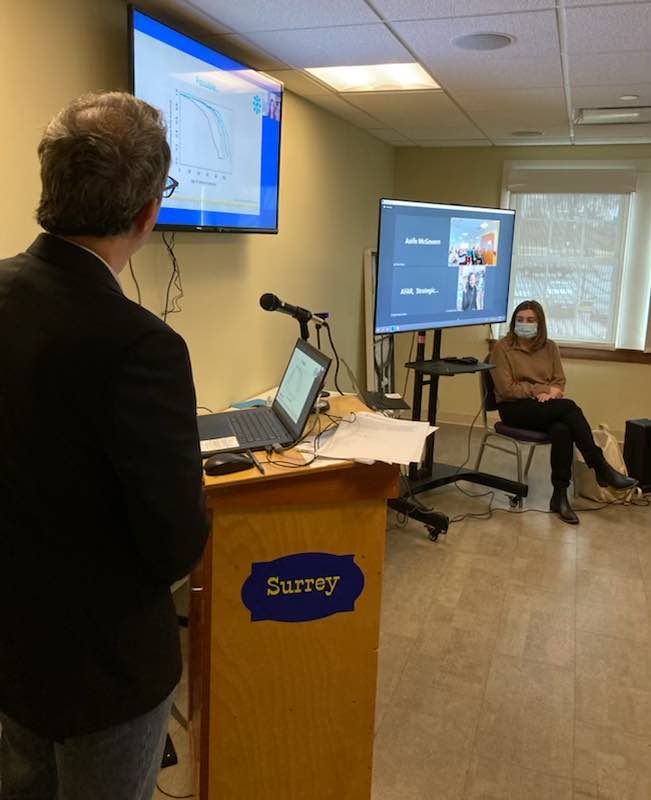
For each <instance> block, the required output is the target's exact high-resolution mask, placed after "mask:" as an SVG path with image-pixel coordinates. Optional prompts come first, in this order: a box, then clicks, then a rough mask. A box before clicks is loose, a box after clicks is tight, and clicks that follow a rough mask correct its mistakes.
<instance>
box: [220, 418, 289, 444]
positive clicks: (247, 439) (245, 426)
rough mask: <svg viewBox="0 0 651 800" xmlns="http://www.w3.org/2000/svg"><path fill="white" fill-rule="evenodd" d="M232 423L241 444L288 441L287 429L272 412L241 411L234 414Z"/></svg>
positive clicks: (231, 419)
mask: <svg viewBox="0 0 651 800" xmlns="http://www.w3.org/2000/svg"><path fill="white" fill-rule="evenodd" d="M230 423H231V425H232V426H233V431H234V432H235V435H236V436H237V439H238V441H239V443H240V444H241V445H246V444H253V443H254V442H264V441H268V442H286V441H287V431H286V430H285V429H284V428H283V426H282V425H281V424H280V422H278V420H277V419H276V417H275V416H274V415H273V414H272V413H271V412H269V413H262V414H261V413H259V412H255V411H240V412H238V413H237V414H233V416H232V417H231V418H230Z"/></svg>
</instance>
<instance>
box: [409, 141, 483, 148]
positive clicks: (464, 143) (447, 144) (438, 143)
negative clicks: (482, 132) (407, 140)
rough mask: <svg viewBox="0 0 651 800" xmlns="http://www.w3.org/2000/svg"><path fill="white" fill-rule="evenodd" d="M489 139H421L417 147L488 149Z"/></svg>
mask: <svg viewBox="0 0 651 800" xmlns="http://www.w3.org/2000/svg"><path fill="white" fill-rule="evenodd" d="M491 144H492V142H491V141H490V140H489V139H423V140H422V141H419V142H418V146H419V147H490V145H491Z"/></svg>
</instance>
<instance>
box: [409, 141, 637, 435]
mask: <svg viewBox="0 0 651 800" xmlns="http://www.w3.org/2000/svg"><path fill="white" fill-rule="evenodd" d="M649 157H651V145H621V146H620V145H612V146H580V147H579V146H573V147H569V146H568V147H491V148H489V147H464V148H449V149H448V148H445V149H443V148H440V149H437V148H432V149H429V150H424V149H418V148H400V149H398V151H397V156H396V183H395V187H396V197H400V198H409V199H413V200H430V201H435V202H450V203H462V204H464V203H465V204H473V205H484V206H493V207H496V206H499V204H500V194H501V189H502V168H503V164H504V161H508V160H518V159H519V160H531V161H532V160H538V159H540V160H561V159H568V160H569V159H572V160H575V161H576V160H579V159H586V160H588V159H589V160H597V159H604V160H606V159H633V158H640V159H642V158H649ZM487 335H488V329H487V327H486V326H478V327H473V328H458V329H456V330H449V331H444V333H443V353H444V355H445V354H447V355H460V356H461V355H474V356H476V357H477V358H483V357H484V356H485V355H486V352H487V344H486V338H487ZM410 342H411V336H409V335H407V334H405V335H401V336H400V337H399V342H398V346H397V350H398V358H397V363H398V364H401V363H403V362H404V361H405V360H406V358H403V357H402V356H406V355H407V353H408V351H409V344H410ZM429 347H430V345H429V344H428V350H429ZM565 371H566V373H567V378H568V391H569V393H571V395H572V397H573V398H574V399H576V400H577V402H579V403H580V404H581V405H582V406H583V408H584V410H585V411H586V414H587V416H588V419H589V420H590V421H591V422H592V423H593V424H594V425H596V424H597V423H599V422H607V423H608V424H609V425H610V427H611V428H612V429H613V430H615V431H618V432H621V431H623V430H624V423H625V420H627V419H631V418H636V417H649V416H651V366H647V365H643V364H621V363H612V362H598V361H586V360H575V359H572V360H566V362H565ZM398 375H399V380H400V386H401V387H402V385H403V384H402V381H403V380H404V372H403V371H402V370H399V371H398ZM478 407H479V387H478V384H477V381H476V380H475V379H474V378H465V377H457V378H444V379H442V380H441V384H440V394H439V413H440V419H442V420H448V421H455V422H468V421H469V420H471V419H472V418H473V417H474V415H475V414H476V412H477V409H478Z"/></svg>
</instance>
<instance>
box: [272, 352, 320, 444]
mask: <svg viewBox="0 0 651 800" xmlns="http://www.w3.org/2000/svg"><path fill="white" fill-rule="evenodd" d="M329 364H330V359H329V358H328V357H327V356H324V355H323V353H321V352H319V351H318V350H317V349H316V348H314V347H312V346H311V345H309V344H308V343H307V342H304V341H303V340H301V339H299V340H298V341H297V342H296V346H295V347H294V351H293V352H292V355H291V358H290V359H289V363H288V364H287V369H286V370H285V374H284V375H283V379H282V381H281V382H280V386H279V387H278V392H277V394H276V399H275V401H274V406H273V407H274V410H275V411H276V412H277V413H279V414H280V416H281V418H282V420H283V422H285V423H286V424H287V423H289V425H291V428H293V429H294V430H295V431H296V430H297V429H300V430H299V434H300V431H302V429H303V426H304V425H305V422H306V420H307V417H308V415H309V413H310V411H311V409H312V406H313V405H314V402H315V401H316V399H317V396H318V394H319V391H320V389H321V386H322V385H323V381H324V379H325V375H326V372H327V371H328V366H329Z"/></svg>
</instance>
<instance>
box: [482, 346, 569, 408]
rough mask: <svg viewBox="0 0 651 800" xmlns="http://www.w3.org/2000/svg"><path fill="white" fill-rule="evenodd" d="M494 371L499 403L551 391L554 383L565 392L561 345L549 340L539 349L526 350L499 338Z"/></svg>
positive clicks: (494, 348) (493, 358)
mask: <svg viewBox="0 0 651 800" xmlns="http://www.w3.org/2000/svg"><path fill="white" fill-rule="evenodd" d="M491 361H492V362H493V364H495V369H494V370H493V371H492V372H491V375H492V376H493V382H494V383H495V399H496V400H497V402H498V403H505V402H508V401H509V400H522V399H523V398H526V397H536V396H537V395H539V394H541V393H542V392H549V389H550V387H551V386H558V387H559V389H562V390H563V391H565V373H564V372H563V365H562V364H561V354H560V351H559V349H558V345H557V344H556V343H555V342H552V341H551V339H548V340H547V341H546V342H545V345H544V346H543V347H541V348H540V350H535V351H530V350H524V349H523V348H522V347H520V346H519V345H518V344H515V345H509V344H507V343H506V340H505V339H500V340H499V341H497V342H495V344H494V345H493V352H492V353H491Z"/></svg>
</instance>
